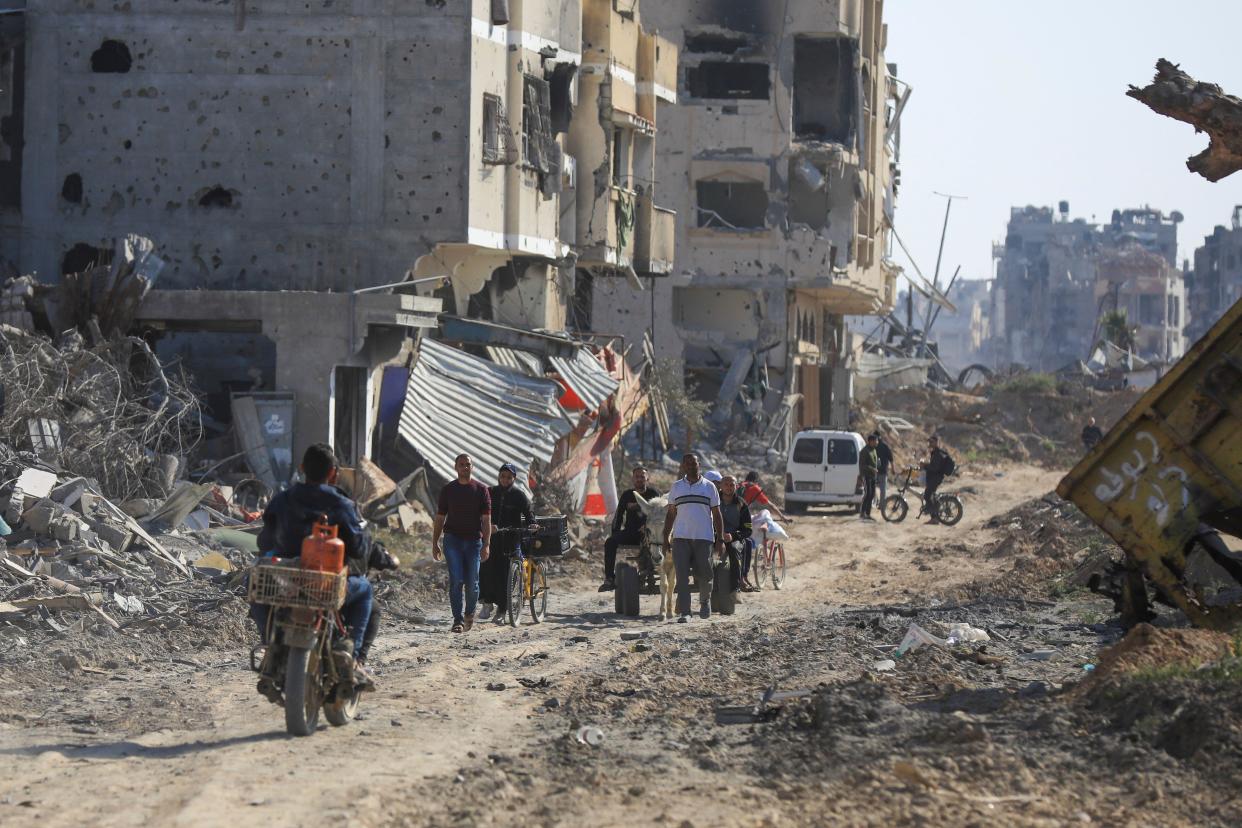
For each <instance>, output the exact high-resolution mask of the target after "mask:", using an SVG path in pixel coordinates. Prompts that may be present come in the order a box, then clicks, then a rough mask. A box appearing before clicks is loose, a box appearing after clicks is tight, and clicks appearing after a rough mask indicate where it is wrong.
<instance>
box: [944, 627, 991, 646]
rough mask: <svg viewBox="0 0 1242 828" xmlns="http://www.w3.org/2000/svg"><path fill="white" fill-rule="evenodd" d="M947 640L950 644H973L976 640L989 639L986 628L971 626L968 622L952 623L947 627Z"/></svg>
mask: <svg viewBox="0 0 1242 828" xmlns="http://www.w3.org/2000/svg"><path fill="white" fill-rule="evenodd" d="M947 640H948V642H949V643H950V644H973V643H975V642H978V641H991V640H992V637H991V636H990V635H988V633H987V630H981V629H979V628H978V627H972V626H970V625H969V624H953V625H951V626H950V627H949V637H948V639H947Z"/></svg>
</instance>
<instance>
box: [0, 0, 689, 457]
mask: <svg viewBox="0 0 1242 828" xmlns="http://www.w3.org/2000/svg"><path fill="white" fill-rule="evenodd" d="M636 7H637V2H635V3H625V4H620V5H618V4H616V3H612V2H610V0H582V2H576V0H573V1H566V0H510V1H509V2H495V0H471V1H470V2H463V3H451V4H446V3H443V2H440V3H430V2H429V3H413V4H399V5H396V6H393V5H390V4H351V5H350V7H349V8H348V9H340V8H334V7H332V6H330V5H329V6H324V7H315V8H310V7H305V8H304V7H301V6H298V7H294V6H289V5H287V4H285V5H279V6H275V7H265V6H264V7H256V6H255V5H253V4H250V5H247V4H244V3H243V4H236V5H230V6H220V5H218V4H217V5H208V4H202V3H196V4H192V5H188V6H182V5H177V4H175V3H157V4H146V5H144V6H143V7H141V8H139V9H136V10H135V9H131V8H130V7H129V6H128V4H127V5H125V6H124V7H123V8H122V7H116V8H108V9H103V8H100V9H95V8H85V7H83V8H79V7H76V6H75V7H65V6H64V5H63V4H60V3H56V2H51V0H32V1H31V2H30V3H28V4H26V8H25V9H24V10H23V11H22V13H18V14H13V15H4V21H5V28H4V30H3V38H4V39H3V42H2V44H0V45H2V46H3V54H4V56H5V59H4V62H3V64H0V65H2V66H3V67H4V70H3V77H4V79H5V80H6V81H9V80H11V81H12V83H11V84H10V83H7V82H6V83H3V84H0V86H3V88H4V90H5V93H4V94H5V97H4V98H2V99H0V100H2V101H3V103H4V105H5V107H6V108H7V110H8V113H9V116H8V117H7V118H6V120H5V133H4V141H5V143H4V146H5V153H4V156H3V158H0V164H2V165H3V168H2V169H0V174H2V175H3V176H5V179H4V180H5V182H6V184H7V183H9V182H10V181H12V182H17V183H19V184H20V186H19V187H7V186H6V187H5V202H4V205H3V213H0V255H2V256H3V257H4V258H7V259H8V260H10V261H11V262H13V263H15V264H16V265H17V266H18V267H19V268H20V270H21V272H26V273H35V274H37V275H38V276H39V277H40V278H41V279H44V280H46V281H49V282H54V281H56V279H57V278H58V277H60V276H62V274H70V273H77V272H79V271H84V270H88V269H89V268H90V267H91V266H92V265H94V264H97V263H106V262H107V261H108V259H109V257H110V256H111V251H112V249H113V241H114V240H115V239H118V238H120V237H122V236H124V235H125V234H140V235H142V236H145V237H149V238H150V239H152V240H153V241H154V242H155V245H156V247H157V248H158V251H159V256H158V263H159V264H158V267H157V268H154V269H152V270H151V271H149V275H150V276H151V277H152V281H153V282H154V286H155V288H156V289H155V290H153V291H152V292H151V293H150V294H149V295H148V296H147V297H146V300H145V301H144V303H143V307H142V309H141V311H140V312H139V313H138V314H137V324H138V325H139V326H140V327H141V328H142V329H143V330H144V331H145V332H146V333H147V335H149V336H150V338H152V339H153V340H158V349H159V352H160V355H161V357H163V358H166V359H167V358H181V359H183V360H184V361H185V362H186V364H187V365H189V366H190V367H191V369H192V370H193V372H194V374H195V377H196V380H197V381H198V383H199V386H200V388H201V389H202V391H203V392H204V394H205V397H206V398H207V401H208V404H209V405H208V407H209V410H210V411H211V412H212V413H213V414H214V415H216V416H224V417H227V416H228V412H229V398H230V397H231V396H233V395H235V394H236V393H237V392H239V391H244V392H269V391H270V392H282V393H283V392H289V393H291V394H292V395H293V397H294V401H293V402H292V403H291V404H292V406H293V408H292V409H291V410H292V411H293V415H292V417H293V420H294V423H293V424H291V425H290V427H292V428H294V429H296V438H295V439H294V441H293V445H294V451H295V452H296V453H300V451H301V449H302V448H303V447H304V446H306V445H308V444H309V443H311V442H315V441H317V440H325V439H326V440H328V441H329V442H332V443H333V444H334V445H335V446H336V447H337V449H338V452H340V453H342V455H343V458H344V459H345V460H346V462H353V461H356V460H357V459H358V458H360V457H365V456H369V454H370V453H371V448H372V446H373V443H374V440H375V437H376V435H375V429H376V427H377V424H378V420H379V417H378V416H377V412H376V409H377V407H382V406H380V403H379V401H380V398H381V396H382V389H383V387H384V386H385V384H386V383H389V381H390V379H391V375H392V373H393V369H396V370H397V372H398V375H401V373H400V372H402V371H403V372H404V376H406V377H408V376H409V374H410V371H409V367H410V364H411V362H412V360H413V354H414V351H415V343H416V341H417V340H418V338H419V336H420V335H421V334H422V333H423V332H428V333H430V335H432V336H444V335H445V331H444V327H445V325H446V318H448V317H452V318H451V319H448V321H447V324H451V325H453V326H454V330H453V333H452V337H451V338H452V339H453V341H454V342H456V343H459V344H462V343H465V344H466V345H467V346H468V347H474V348H475V349H476V350H481V349H482V348H483V347H485V346H486V345H487V344H488V343H491V344H495V345H503V346H512V347H517V348H522V347H525V348H529V349H532V350H534V351H535V352H537V353H538V354H539V355H540V356H541V357H549V356H555V357H558V358H559V357H565V358H571V357H572V354H573V351H574V348H572V347H571V348H566V347H562V346H563V343H558V342H552V341H550V340H548V339H547V338H546V337H544V338H540V337H534V338H531V337H524V336H523V332H528V331H531V330H550V331H563V330H564V329H565V327H566V319H567V312H568V309H569V307H570V299H571V298H572V297H573V295H574V282H575V273H576V268H575V260H576V258H577V257H578V255H579V253H580V254H581V257H582V260H583V262H584V264H585V265H586V266H588V267H598V268H600V269H602V270H611V271H619V272H624V273H626V274H634V277H636V276H637V274H638V273H644V274H645V273H648V272H662V271H663V270H666V269H667V267H668V266H669V263H670V262H671V260H672V251H671V244H672V241H673V239H672V232H671V225H672V215H671V213H668V212H667V211H659V212H657V211H656V210H655V200H654V199H655V194H654V187H653V186H652V185H651V179H652V178H653V170H652V169H651V165H652V164H653V159H654V155H655V153H654V140H655V139H654V123H655V96H656V94H657V93H656V90H665V92H664V94H665V95H666V97H667V96H668V95H671V94H673V92H672V90H675V87H676V82H675V68H676V65H677V59H676V51H675V49H674V48H673V47H672V46H671V45H670V44H668V43H666V42H664V41H661V40H660V39H659V38H657V37H656V36H654V35H652V34H650V33H649V32H647V31H645V30H643V29H642V28H641V25H640V23H639V20H638V15H637V9H636ZM584 32H585V33H586V34H588V35H590V37H591V46H590V49H589V54H588V57H589V61H588V62H587V64H586V65H584V43H583V36H584ZM661 71H663V72H664V73H665V74H666V75H667V77H664V76H662V75H660V74H659V73H660V72H661ZM618 131H621V132H623V133H625V134H626V136H627V144H626V146H627V147H628V148H629V150H628V152H629V158H628V159H627V161H626V164H625V165H624V169H625V171H624V172H623V173H622V177H624V178H625V179H626V180H627V181H628V180H631V179H633V178H640V179H642V180H643V181H644V182H645V184H644V188H643V198H642V199H641V200H638V201H637V202H636V201H634V200H628V201H627V200H621V199H618V198H617V197H616V195H615V193H614V192H612V191H611V190H610V189H609V187H608V186H607V185H608V175H607V172H608V171H610V170H614V169H616V168H617V167H618V163H617V161H616V154H615V152H614V149H613V145H612V142H611V139H612V136H613V135H614V134H616V133H617V132H618ZM644 163H645V164H647V169H646V170H645V171H644V170H643V166H642V165H643V164H644ZM601 170H602V171H605V173H604V175H603V176H602V177H601ZM579 171H581V175H580V174H579ZM580 183H581V187H579V184H580ZM623 201H624V203H622V202H623ZM657 234H662V235H661V236H660V239H659V240H657V241H656V243H655V245H654V246H653V244H652V240H653V238H655V237H656V235H657ZM587 272H589V271H587ZM411 281H412V284H410V282H411ZM394 283H406V285H405V286H398V288H397V290H396V292H394V291H393V290H392V289H391V287H392V286H393V285H394ZM471 321H473V322H476V323H477V324H476V325H475V326H473V327H471V325H470V324H469V323H470V322H471ZM495 323H501V324H500V325H496V324H495ZM534 370H538V369H537V368H536V369H534ZM213 403H214V404H213Z"/></svg>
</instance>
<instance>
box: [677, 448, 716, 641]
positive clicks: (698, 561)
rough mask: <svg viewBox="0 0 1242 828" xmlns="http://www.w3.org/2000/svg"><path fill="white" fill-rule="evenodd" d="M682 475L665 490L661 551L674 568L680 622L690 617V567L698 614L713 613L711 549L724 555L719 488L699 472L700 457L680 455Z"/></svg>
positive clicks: (706, 615)
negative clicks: (670, 559) (666, 500)
mask: <svg viewBox="0 0 1242 828" xmlns="http://www.w3.org/2000/svg"><path fill="white" fill-rule="evenodd" d="M681 471H682V473H683V474H684V475H685V477H683V478H681V479H680V480H678V481H677V482H676V483H674V484H673V488H672V490H671V491H670V492H669V493H668V514H667V515H666V516H665V518H664V554H665V555H668V554H670V552H671V554H672V556H673V565H674V567H675V568H676V570H677V615H678V616H679V617H678V619H677V620H678V621H679V622H680V623H682V624H684V623H686V622H687V621H689V620H690V567H691V566H693V567H694V576H695V578H696V580H698V582H699V617H700V618H711V615H712V604H711V597H712V562H711V556H712V549H713V547H714V548H715V551H716V554H717V555H720V556H721V557H723V556H724V541H723V540H722V538H723V537H724V522H723V521H722V519H721V517H720V492H719V491H717V490H716V484H714V483H712V482H711V481H710V480H707V479H706V478H704V477H703V476H701V475H700V474H699V458H698V455H695V454H687V455H685V456H684V457H682V458H681Z"/></svg>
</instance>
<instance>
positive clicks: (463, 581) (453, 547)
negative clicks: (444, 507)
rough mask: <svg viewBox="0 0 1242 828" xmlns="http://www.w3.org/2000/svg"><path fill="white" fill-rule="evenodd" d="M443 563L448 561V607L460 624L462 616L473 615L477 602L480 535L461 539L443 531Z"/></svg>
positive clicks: (481, 550) (454, 620)
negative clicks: (463, 610)
mask: <svg viewBox="0 0 1242 828" xmlns="http://www.w3.org/2000/svg"><path fill="white" fill-rule="evenodd" d="M442 546H443V548H444V562H445V563H446V564H448V573H449V606H451V607H452V608H453V623H454V624H460V623H461V622H462V621H463V620H464V619H465V616H466V615H474V609H475V605H476V604H478V602H479V556H480V555H481V554H482V552H483V540H482V539H481V538H463V537H462V536H461V535H450V534H448V533H447V532H446V533H445V534H444V538H443V543H442ZM463 587H464V588H465V593H466V598H465V603H466V606H465V614H464V615H463V613H462V589H463Z"/></svg>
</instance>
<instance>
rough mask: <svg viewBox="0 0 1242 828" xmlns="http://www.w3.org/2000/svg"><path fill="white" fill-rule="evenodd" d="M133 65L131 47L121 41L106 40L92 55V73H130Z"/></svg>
mask: <svg viewBox="0 0 1242 828" xmlns="http://www.w3.org/2000/svg"><path fill="white" fill-rule="evenodd" d="M133 64H134V58H133V56H131V55H130V53H129V47H128V46H126V45H125V44H124V43H122V42H121V41H119V40H105V41H104V42H103V43H101V44H99V48H98V49H96V50H95V51H94V52H92V53H91V71H92V72H113V73H122V72H128V71H129V67H131V66H133Z"/></svg>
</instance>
